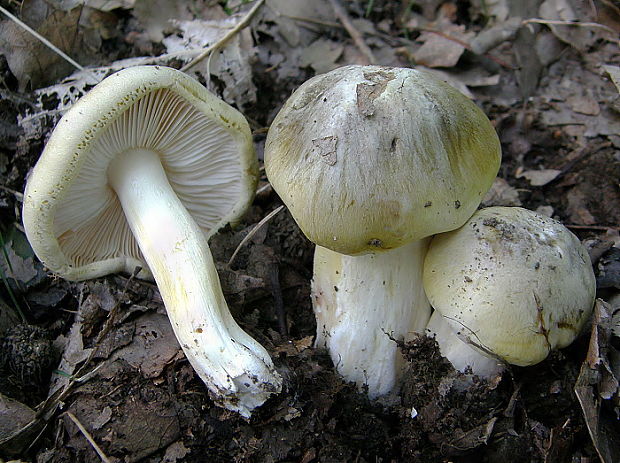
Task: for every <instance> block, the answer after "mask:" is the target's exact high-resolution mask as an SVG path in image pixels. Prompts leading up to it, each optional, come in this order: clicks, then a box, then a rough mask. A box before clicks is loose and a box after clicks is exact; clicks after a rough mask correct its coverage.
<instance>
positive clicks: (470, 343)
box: [426, 310, 504, 379]
mask: <svg viewBox="0 0 620 463" xmlns="http://www.w3.org/2000/svg"><path fill="white" fill-rule="evenodd" d="M426 329H427V334H428V335H429V336H435V339H436V341H437V344H439V349H440V350H441V355H443V356H444V357H445V358H447V359H448V360H449V361H450V363H451V364H452V366H453V367H454V368H455V369H457V370H459V371H461V372H465V371H466V370H467V369H468V368H471V372H472V373H473V374H475V375H478V376H480V377H481V378H486V379H490V378H492V377H494V376H497V375H498V374H500V373H501V372H502V370H503V369H504V365H503V363H502V362H501V361H499V360H497V359H495V358H493V357H489V356H488V355H484V354H483V353H482V352H481V351H480V350H479V349H477V348H475V347H474V344H475V342H476V340H475V337H474V335H473V333H471V331H470V330H468V329H467V328H466V327H462V326H461V327H456V329H457V330H459V331H458V332H459V333H462V336H463V339H461V338H460V337H459V336H458V335H457V334H456V332H455V331H454V330H455V327H453V325H452V324H450V323H449V322H448V320H446V318H445V317H444V316H443V315H441V313H440V312H439V311H437V310H435V311H434V312H433V315H432V316H431V319H430V320H429V322H428V325H427V327H426Z"/></svg>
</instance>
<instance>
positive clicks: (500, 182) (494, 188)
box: [482, 177, 521, 207]
mask: <svg viewBox="0 0 620 463" xmlns="http://www.w3.org/2000/svg"><path fill="white" fill-rule="evenodd" d="M482 205H483V206H484V207H489V206H520V205H521V201H520V200H519V192H518V191H517V190H516V188H513V187H511V186H510V184H509V183H508V182H507V181H506V180H504V179H503V178H500V177H497V178H496V179H495V180H493V185H491V188H490V189H489V191H488V192H487V194H486V195H485V197H484V199H483V200H482Z"/></svg>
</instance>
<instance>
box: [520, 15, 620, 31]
mask: <svg viewBox="0 0 620 463" xmlns="http://www.w3.org/2000/svg"><path fill="white" fill-rule="evenodd" d="M532 23H534V24H544V25H548V26H573V27H588V28H593V29H603V30H604V31H607V32H611V33H612V34H615V31H614V30H613V29H612V28H611V27H609V26H606V25H605V24H599V23H591V22H581V21H562V20H560V19H540V18H530V19H526V20H524V21H523V22H522V23H521V24H523V25H524V26H525V25H526V24H532Z"/></svg>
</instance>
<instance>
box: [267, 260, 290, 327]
mask: <svg viewBox="0 0 620 463" xmlns="http://www.w3.org/2000/svg"><path fill="white" fill-rule="evenodd" d="M267 265H268V266H269V268H268V271H267V277H268V279H269V287H270V289H271V295H272V296H273V302H274V305H275V309H276V314H277V316H278V329H279V331H280V334H281V335H282V336H283V337H284V338H286V337H287V336H288V323H287V322H286V311H285V310H284V299H283V298H282V287H281V286H280V269H279V267H278V261H277V259H274V262H269V263H268V264H267Z"/></svg>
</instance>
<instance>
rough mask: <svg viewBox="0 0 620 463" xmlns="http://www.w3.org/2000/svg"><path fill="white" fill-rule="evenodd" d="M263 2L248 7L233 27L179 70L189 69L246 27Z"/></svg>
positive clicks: (259, 0) (185, 70)
mask: <svg viewBox="0 0 620 463" xmlns="http://www.w3.org/2000/svg"><path fill="white" fill-rule="evenodd" d="M263 3H265V0H258V1H257V2H256V3H255V4H254V6H253V7H252V8H251V9H250V11H248V13H247V14H246V15H245V16H244V17H243V18H242V19H241V21H239V22H238V23H237V24H236V25H235V27H233V28H232V29H231V30H230V31H228V32H227V33H226V35H224V37H222V38H221V39H219V40H218V41H217V42H215V43H214V44H213V45H210V46H208V47H207V48H205V49H204V50H203V51H202V53H200V54H199V55H198V56H197V57H196V58H194V59H193V60H192V61H190V62H189V63H187V64H186V65H185V66H183V67H182V68H181V71H183V72H187V71H189V70H190V69H191V68H193V67H194V66H196V65H197V64H198V63H200V62H201V61H202V60H203V59H205V58H206V57H207V56H209V55H210V54H211V53H213V52H214V51H215V50H217V49H218V48H221V47H223V46H224V45H226V43H228V41H229V40H230V39H232V38H233V37H234V36H235V35H236V34H237V33H239V31H241V30H242V29H244V28H245V27H247V25H248V24H249V23H250V21H251V20H252V18H253V17H254V15H255V14H256V12H257V11H258V9H259V8H260V7H261V6H262V5H263Z"/></svg>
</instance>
